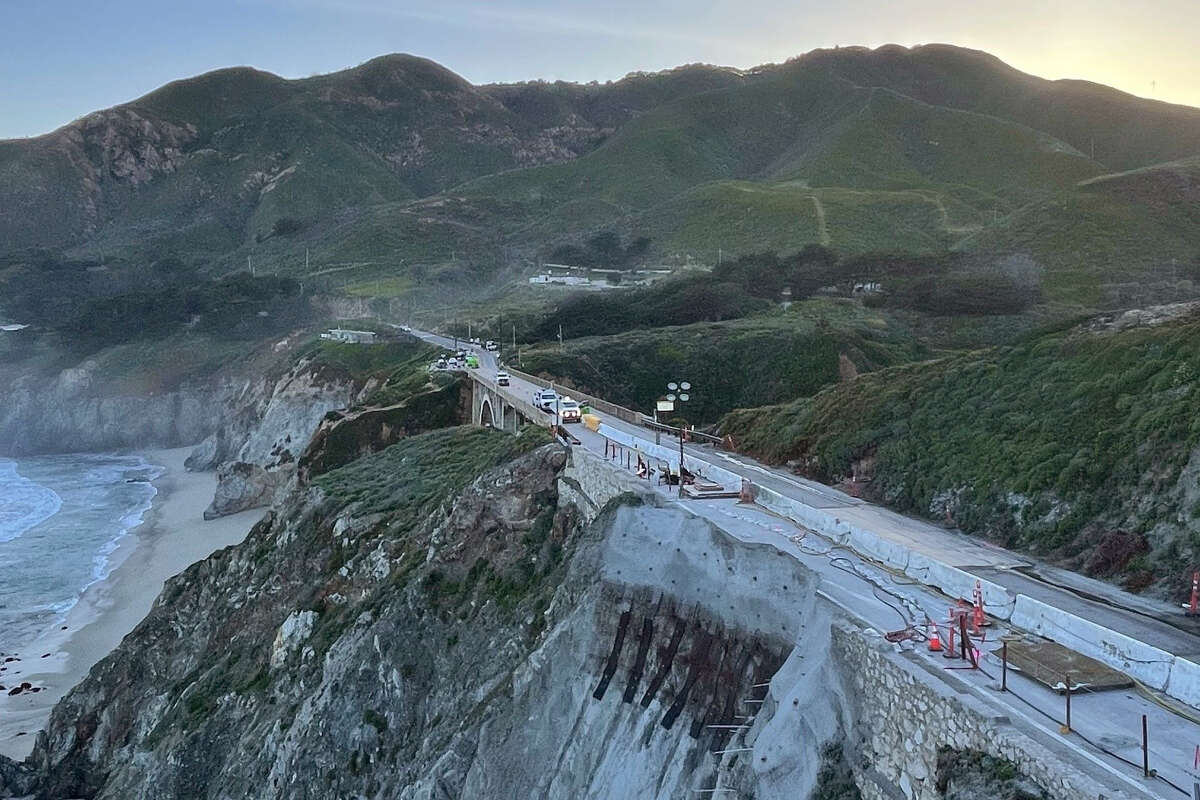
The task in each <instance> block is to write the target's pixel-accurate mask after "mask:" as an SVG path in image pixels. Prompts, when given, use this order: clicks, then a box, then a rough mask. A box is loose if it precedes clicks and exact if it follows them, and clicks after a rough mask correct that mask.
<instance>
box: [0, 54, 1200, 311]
mask: <svg viewBox="0 0 1200 800" xmlns="http://www.w3.org/2000/svg"><path fill="white" fill-rule="evenodd" d="M1198 154H1200V110H1197V109H1191V108H1185V107H1181V106H1172V105H1168V104H1164V103H1156V102H1153V101H1148V100H1142V99H1139V98H1135V97H1131V96H1129V95H1125V94H1122V93H1120V92H1116V91H1114V90H1111V89H1106V88H1105V87H1100V86H1096V85H1092V84H1086V83H1081V82H1071V81H1045V80H1042V79H1039V78H1035V77H1033V76H1030V75H1025V74H1023V73H1020V72H1018V71H1016V70H1014V69H1012V68H1011V67H1008V66H1007V65H1005V64H1003V63H1002V62H1000V61H998V60H997V59H995V58H993V57H991V56H988V55H987V54H984V53H979V52H977V51H971V50H964V49H961V48H955V47H950V46H945V45H930V46H925V47H918V48H911V49H909V48H901V47H895V46H888V47H881V48H878V49H875V50H867V49H864V48H842V49H835V50H822V51H815V52H813V53H809V54H807V55H805V56H802V57H799V58H797V59H793V60H791V61H789V62H786V63H784V64H779V65H768V66H764V67H759V68H756V69H753V70H748V71H738V70H732V69H725V68H720V67H712V66H707V65H690V66H686V67H680V68H677V69H674V70H669V71H666V72H661V73H653V74H635V75H631V76H629V77H627V78H625V79H623V80H621V81H615V82H610V83H606V84H588V85H577V84H567V83H562V82H559V83H545V82H530V83H523V84H515V85H492V86H473V85H471V84H470V83H468V82H467V81H465V80H463V79H462V78H461V77H459V76H457V75H455V74H454V73H452V72H450V71H449V70H446V69H445V68H443V67H441V66H439V65H437V64H434V63H432V62H430V61H427V60H425V59H420V58H415V57H412V56H404V55H393V56H384V57H381V58H378V59H374V60H372V61H370V62H367V63H365V64H363V65H361V66H359V67H356V68H354V69H350V70H345V71H342V72H338V73H334V74H330V75H323V76H317V77H313V78H307V79H302V80H285V79H283V78H279V77H277V76H274V75H270V74H267V73H263V72H259V71H256V70H251V69H246V68H236V69H227V70H219V71H217V72H213V73H209V74H206V75H202V76H199V77H197V78H192V79H187V80H183V81H177V82H175V83H172V84H169V85H167V86H164V87H163V88H161V89H159V90H157V91H155V92H152V93H151V94H149V95H146V96H145V97H142V98H139V99H137V100H134V101H132V102H130V103H127V104H125V105H122V106H118V107H116V108H113V109H109V110H106V111H99V112H96V113H94V114H91V115H88V116H87V117H84V118H83V119H80V120H78V121H76V122H74V123H71V124H70V125H68V126H66V127H64V128H62V129H60V130H58V131H55V132H53V133H50V134H47V135H45V136H41V137H36V138H33V139H28V140H17V141H6V142H0V257H2V259H3V261H5V262H7V263H14V262H19V263H20V264H22V265H24V266H23V267H22V269H24V270H25V271H26V272H27V273H28V272H29V271H36V270H37V269H38V267H37V266H36V265H38V264H43V263H50V262H53V263H59V264H61V263H67V262H86V263H89V264H94V265H102V266H103V267H104V269H105V271H106V272H107V274H108V275H110V276H112V280H110V281H108V282H107V283H106V284H103V285H101V282H99V281H94V280H89V281H88V286H89V287H91V289H93V290H95V291H97V292H100V293H113V292H118V291H121V287H122V286H124V285H126V284H130V283H133V284H136V283H137V281H138V279H139V276H141V275H142V273H143V271H144V270H145V269H147V268H148V267H149V266H150V265H153V264H156V263H168V262H169V263H177V262H178V263H182V264H183V265H185V267H186V269H185V270H184V271H182V272H180V273H179V274H178V278H179V280H190V277H189V275H190V274H191V272H190V271H198V272H199V273H201V274H205V275H209V276H212V275H221V274H226V273H228V272H231V271H233V270H235V269H244V268H245V266H246V264H247V261H248V260H249V262H250V263H251V265H252V266H254V267H255V268H257V269H259V270H263V271H269V272H280V273H285V274H288V275H290V276H294V277H297V278H303V277H308V276H309V275H313V276H315V277H316V278H319V279H320V282H321V285H322V286H324V285H326V279H324V278H323V277H321V276H326V275H330V274H341V273H340V272H335V271H341V270H344V271H346V272H352V271H353V270H359V271H360V273H354V274H348V275H346V276H345V278H346V280H345V281H341V282H339V283H337V284H336V285H338V286H340V285H342V284H349V285H352V286H354V287H357V288H355V290H354V291H355V292H359V293H361V291H362V290H361V287H362V286H365V285H368V283H369V282H371V281H375V282H376V284H377V285H382V284H381V283H380V281H383V280H385V279H386V280H388V281H389V285H390V286H392V287H393V290H392V291H393V292H395V291H399V289H395V288H394V287H402V286H408V287H414V288H416V287H421V286H422V285H425V284H427V283H432V284H433V285H438V286H447V287H449V286H452V285H458V286H460V287H476V286H479V285H481V284H484V283H487V282H488V281H491V280H493V279H495V278H496V277H497V276H500V275H503V276H505V278H506V279H507V278H511V277H512V276H513V275H515V274H517V273H518V272H519V271H520V270H521V269H528V267H529V265H531V264H532V263H534V262H536V261H537V260H538V259H542V258H545V257H546V255H547V254H548V253H550V252H552V251H553V250H554V248H556V247H557V246H559V245H561V244H563V243H567V242H572V241H577V240H579V239H580V238H583V237H586V236H588V235H589V234H591V233H594V232H596V231H598V230H602V229H607V228H611V229H615V230H617V231H619V232H621V233H623V234H625V235H628V236H631V237H637V236H648V237H650V239H651V245H650V248H649V251H648V258H649V259H650V260H651V261H653V260H661V259H668V258H670V259H679V260H686V259H691V260H692V261H694V262H699V263H702V264H706V263H714V262H715V261H716V260H717V255H718V251H720V252H722V253H724V254H727V255H729V256H737V255H739V254H743V253H751V252H761V251H763V250H777V251H780V252H787V251H795V250H798V249H800V248H802V247H804V246H805V245H808V244H822V245H824V246H827V247H830V248H832V249H834V250H835V251H837V252H838V253H839V254H841V255H842V256H854V255H859V254H867V253H878V252H886V253H892V254H907V255H937V254H944V253H946V252H951V251H953V252H960V253H963V254H967V255H969V256H970V257H971V259H972V260H973V261H972V263H973V265H974V266H973V267H972V269H975V270H978V271H982V272H987V271H988V270H989V269H992V268H993V267H992V266H990V265H994V264H998V263H1003V262H1005V261H1006V260H1010V259H1012V258H1014V257H1020V258H1025V259H1029V260H1031V261H1032V262H1034V265H1035V268H1036V271H1037V272H1038V274H1039V275H1040V276H1041V277H1040V278H1039V280H1040V281H1041V282H1042V286H1041V292H1042V296H1043V297H1045V298H1046V299H1047V301H1048V302H1050V303H1052V304H1054V305H1055V306H1056V307H1062V308H1096V307H1111V306H1115V305H1120V304H1122V303H1125V302H1127V300H1128V297H1127V295H1128V292H1126V291H1125V290H1124V289H1123V288H1121V287H1123V286H1126V285H1128V286H1131V287H1134V286H1139V285H1141V286H1146V285H1150V286H1159V285H1160V284H1161V287H1160V288H1161V290H1162V291H1158V290H1157V289H1156V290H1155V292H1156V293H1155V294H1154V297H1155V298H1159V299H1161V298H1163V297H1170V296H1176V295H1179V294H1181V293H1182V294H1186V293H1187V292H1188V291H1189V289H1188V287H1187V286H1184V285H1182V284H1180V283H1179V281H1178V274H1179V269H1180V265H1181V264H1183V263H1191V262H1192V261H1193V260H1194V258H1195V257H1196V254H1197V253H1200V233H1198V231H1200V228H1198V226H1196V225H1195V224H1193V223H1192V221H1193V220H1194V213H1193V210H1194V207H1195V205H1196V204H1195V203H1194V202H1193V199H1194V177H1192V178H1189V177H1186V176H1189V175H1194V160H1193V161H1188V160H1187V159H1189V158H1191V159H1194V158H1195V157H1197V155H1198ZM1160 164H1161V165H1162V166H1156V165H1160ZM1106 175H1108V176H1110V177H1104V176H1106ZM1168 176H1174V177H1168ZM1180 176H1184V177H1180ZM1156 181H1157V182H1156ZM1172 181H1173V182H1172ZM1189 181H1191V182H1190V183H1189ZM1189 187H1191V188H1189ZM1168 195H1169V196H1172V197H1176V198H1178V199H1177V200H1175V201H1171V202H1170V203H1165V204H1164V200H1163V197H1164V196H1168ZM41 251H49V252H48V254H47V253H44V252H41ZM306 252H307V253H308V256H309V258H308V260H307V262H306V260H305V253H306ZM306 263H307V266H306ZM1164 276H1166V277H1164ZM26 278H28V275H25V277H24V278H22V280H25V279H26ZM7 280H8V279H7V278H6V276H5V274H4V271H3V268H0V282H6V281H7ZM45 290H46V291H47V292H52V293H54V292H62V291H64V290H62V289H59V288H56V287H55V286H54V285H52V284H51V283H50V282H49V276H48V275H47V283H46V286H45ZM72 291H74V290H72ZM1172 292H1174V293H1175V294H1174V295H1173V294H1172ZM10 302H11V301H10ZM63 302H70V301H69V300H67V299H64V300H63ZM9 310H10V312H11V311H12V309H11V308H10V309H9ZM18 311H19V309H18Z"/></svg>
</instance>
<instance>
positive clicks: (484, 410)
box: [479, 397, 500, 428]
mask: <svg viewBox="0 0 1200 800" xmlns="http://www.w3.org/2000/svg"><path fill="white" fill-rule="evenodd" d="M479 424H480V425H483V426H484V427H491V428H499V427H500V426H499V425H497V424H496V412H495V411H494V410H493V409H492V399H491V398H490V397H485V398H483V402H482V403H481V404H480V406H479Z"/></svg>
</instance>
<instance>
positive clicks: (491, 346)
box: [484, 339, 500, 353]
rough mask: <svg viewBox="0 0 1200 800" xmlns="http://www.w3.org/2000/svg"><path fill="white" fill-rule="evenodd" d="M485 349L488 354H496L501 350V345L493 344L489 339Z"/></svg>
mask: <svg viewBox="0 0 1200 800" xmlns="http://www.w3.org/2000/svg"><path fill="white" fill-rule="evenodd" d="M484 348H485V349H486V350H487V351H488V352H490V353H494V352H496V351H497V350H499V349H500V345H498V344H496V343H495V342H493V341H492V340H491V339H488V340H487V344H486V345H484Z"/></svg>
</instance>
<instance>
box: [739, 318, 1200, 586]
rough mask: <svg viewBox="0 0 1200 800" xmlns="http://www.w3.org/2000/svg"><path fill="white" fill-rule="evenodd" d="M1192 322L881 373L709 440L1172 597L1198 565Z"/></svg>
mask: <svg viewBox="0 0 1200 800" xmlns="http://www.w3.org/2000/svg"><path fill="white" fill-rule="evenodd" d="M1194 313H1195V312H1194V310H1193V311H1192V312H1191V315H1189V316H1187V317H1186V318H1183V319H1179V320H1175V321H1170V322H1166V323H1164V324H1161V325H1155V326H1149V327H1132V328H1121V327H1120V326H1115V327H1114V326H1105V325H1103V324H1093V325H1092V326H1086V327H1076V328H1069V329H1066V330H1062V331H1058V332H1051V333H1044V334H1041V335H1038V336H1033V337H1030V338H1028V339H1027V340H1026V341H1024V342H1022V343H1020V344H1017V345H1014V346H1009V347H1000V348H994V349H990V350H985V351H980V352H973V353H963V354H958V355H953V356H949V357H945V358H940V359H936V360H933V361H927V362H921V363H914V364H908V365H904V366H899V367H895V368H891V369H884V370H880V371H878V372H874V373H871V374H866V375H861V376H860V377H858V378H857V379H856V380H854V381H852V382H848V383H842V384H838V385H837V386H834V387H832V388H830V389H828V390H826V391H824V392H821V393H820V394H818V395H816V396H815V397H813V398H808V399H802V400H798V401H796V402H793V403H789V404H785V405H779V406H772V407H767V408H757V409H747V410H742V411H737V412H734V413H732V414H730V415H728V416H727V417H726V418H725V419H723V420H722V422H721V425H720V430H721V432H722V433H726V434H729V435H732V436H733V437H734V440H735V441H736V442H737V444H738V446H739V448H741V449H743V450H745V451H747V452H750V453H753V454H754V455H756V456H759V457H761V458H764V459H766V460H768V461H771V462H773V463H784V462H788V463H791V464H793V465H794V466H795V467H796V468H797V469H800V470H801V471H803V472H804V473H806V474H808V475H811V476H813V477H815V478H818V479H821V480H824V481H830V482H836V481H840V480H843V479H848V478H850V477H851V476H857V477H858V478H859V479H860V480H864V481H866V483H865V492H866V493H867V494H868V495H869V496H870V497H872V498H874V499H878V500H880V501H883V502H885V503H887V504H888V505H890V506H892V507H894V508H896V509H898V510H901V511H905V512H912V513H916V514H920V515H924V516H927V517H930V518H932V519H934V520H936V521H939V522H950V523H952V524H954V525H956V526H958V527H961V528H962V529H963V530H965V531H967V532H969V533H973V534H978V535H981V536H985V537H987V538H989V539H991V540H993V541H996V542H999V543H1000V544H1003V545H1005V546H1009V547H1017V548H1021V549H1026V550H1031V551H1033V552H1035V553H1038V554H1042V555H1049V556H1052V557H1056V558H1058V559H1060V560H1063V561H1065V562H1066V563H1068V564H1070V565H1072V566H1076V567H1079V568H1082V569H1083V570H1084V571H1086V572H1088V573H1090V574H1094V575H1099V576H1101V577H1119V578H1123V579H1124V580H1125V581H1126V582H1127V584H1128V585H1129V586H1130V587H1131V588H1134V589H1141V588H1144V587H1145V586H1147V585H1148V584H1150V583H1152V582H1153V583H1155V584H1156V586H1157V588H1158V589H1160V590H1163V591H1172V592H1175V591H1182V590H1183V587H1184V585H1185V583H1186V580H1187V579H1188V575H1190V572H1188V571H1189V570H1190V569H1191V566H1190V565H1192V564H1195V563H1197V562H1198V561H1200V477H1198V476H1200V424H1197V422H1196V420H1195V413H1194V411H1195V406H1196V394H1197V392H1198V391H1200V321H1198V320H1197V317H1195V316H1194ZM860 488H862V487H861V486H860ZM1185 573H1186V574H1185Z"/></svg>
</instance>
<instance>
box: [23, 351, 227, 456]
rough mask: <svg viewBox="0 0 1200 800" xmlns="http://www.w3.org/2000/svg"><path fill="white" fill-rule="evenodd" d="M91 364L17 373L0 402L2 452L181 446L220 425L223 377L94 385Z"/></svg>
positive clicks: (224, 399) (224, 395)
mask: <svg viewBox="0 0 1200 800" xmlns="http://www.w3.org/2000/svg"><path fill="white" fill-rule="evenodd" d="M98 378H99V376H98V375H97V365H96V363H95V362H93V361H85V362H84V363H82V364H80V365H79V366H77V367H73V368H71V369H66V370H63V371H62V372H60V373H58V374H56V375H54V376H52V377H44V376H37V375H24V376H21V377H14V378H13V379H12V382H11V383H10V384H9V388H8V389H7V391H5V393H4V403H3V404H2V405H0V453H5V454H8V455H12V456H21V455H31V454H35V453H79V452H95V451H103V450H122V449H129V448H146V447H183V446H187V445H190V444H194V443H196V442H198V441H200V440H201V439H203V438H204V437H205V436H207V435H209V434H210V433H211V432H212V431H214V430H215V429H216V428H217V425H218V424H219V421H220V419H221V416H222V409H223V408H224V406H225V404H226V403H227V402H228V399H229V397H230V396H231V394H232V386H231V385H230V384H229V383H227V382H225V381H223V380H219V379H215V380H213V381H208V382H203V383H196V384H188V385H184V386H180V387H178V388H175V389H173V390H171V391H165V392H158V393H153V394H138V395H133V394H108V393H103V392H97V391H95V390H94V389H93V384H94V382H95V381H96V380H97V379H98Z"/></svg>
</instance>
